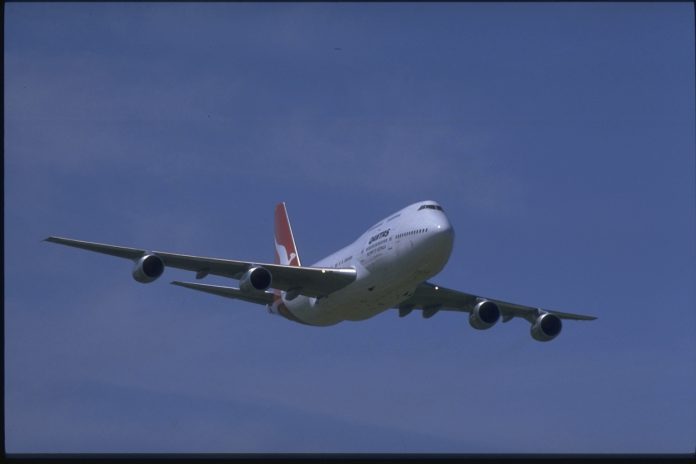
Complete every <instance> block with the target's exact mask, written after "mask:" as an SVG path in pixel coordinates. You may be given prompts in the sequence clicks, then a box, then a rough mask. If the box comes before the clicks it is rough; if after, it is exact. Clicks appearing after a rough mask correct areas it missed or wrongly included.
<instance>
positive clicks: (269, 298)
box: [172, 280, 273, 305]
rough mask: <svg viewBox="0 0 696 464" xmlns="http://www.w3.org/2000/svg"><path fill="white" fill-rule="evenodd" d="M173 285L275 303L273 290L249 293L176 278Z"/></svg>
mask: <svg viewBox="0 0 696 464" xmlns="http://www.w3.org/2000/svg"><path fill="white" fill-rule="evenodd" d="M172 285H176V286H178V287H185V288H190V289H192V290H198V291H201V292H205V293H211V294H213V295H217V296H224V297H226V298H234V299H236V300H243V301H248V302H249V303H256V304H262V305H268V304H271V303H273V293H271V292H263V293H248V292H244V291H242V290H240V289H238V288H234V287H224V286H222V285H206V284H197V283H194V282H179V281H176V280H175V281H174V282H172Z"/></svg>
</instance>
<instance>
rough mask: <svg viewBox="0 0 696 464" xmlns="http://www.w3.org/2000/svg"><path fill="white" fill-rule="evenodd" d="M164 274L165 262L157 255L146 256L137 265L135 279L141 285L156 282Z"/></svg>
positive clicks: (134, 271) (134, 270)
mask: <svg viewBox="0 0 696 464" xmlns="http://www.w3.org/2000/svg"><path fill="white" fill-rule="evenodd" d="M163 272H164V261H162V258H160V257H159V256H157V255H152V254H150V255H144V256H143V257H142V258H140V259H139V260H138V261H136V263H135V268H134V269H133V278H134V279H135V280H137V281H138V282H140V283H141V284H149V283H150V282H154V281H155V280H157V279H158V278H159V276H161V275H162V273H163Z"/></svg>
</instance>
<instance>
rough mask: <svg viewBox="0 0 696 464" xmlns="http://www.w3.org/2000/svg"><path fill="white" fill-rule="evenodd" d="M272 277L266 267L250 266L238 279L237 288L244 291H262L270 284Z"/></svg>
mask: <svg viewBox="0 0 696 464" xmlns="http://www.w3.org/2000/svg"><path fill="white" fill-rule="evenodd" d="M271 282H272V278H271V273H270V271H269V270H268V269H266V268H263V267H260V266H259V267H252V268H251V269H249V270H248V271H246V272H245V273H244V275H243V276H242V278H241V279H239V289H240V290H242V291H244V292H263V291H265V290H266V289H267V288H268V287H270V286H271Z"/></svg>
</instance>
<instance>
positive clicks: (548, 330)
mask: <svg viewBox="0 0 696 464" xmlns="http://www.w3.org/2000/svg"><path fill="white" fill-rule="evenodd" d="M562 328H563V324H562V323H561V318H559V317H558V316H554V315H553V314H549V313H544V314H542V315H541V316H539V317H537V320H536V321H534V324H532V329H531V334H532V338H533V339H534V340H538V341H540V342H548V341H551V340H553V339H554V338H556V337H557V336H558V334H559V333H561V329H562Z"/></svg>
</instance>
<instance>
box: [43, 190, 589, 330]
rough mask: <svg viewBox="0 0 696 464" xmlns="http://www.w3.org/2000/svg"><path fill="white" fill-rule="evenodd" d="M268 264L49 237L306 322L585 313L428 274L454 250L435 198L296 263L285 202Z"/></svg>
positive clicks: (547, 317)
mask: <svg viewBox="0 0 696 464" xmlns="http://www.w3.org/2000/svg"><path fill="white" fill-rule="evenodd" d="M274 219H275V237H274V239H275V240H274V242H275V262H274V263H259V262H249V261H236V260H229V259H220V258H206V257H201V256H191V255H183V254H177V253H168V252H161V251H148V250H145V249H138V248H129V247H122V246H115V245H106V244H102V243H95V242H85V241H82V240H73V239H68V238H61V237H49V238H47V239H46V240H47V241H49V242H53V243H60V244H63V245H68V246H72V247H77V248H82V249H86V250H89V251H95V252H98V253H104V254H108V255H112V256H117V257H120V258H126V259H130V260H132V261H133V262H134V263H135V267H134V269H133V277H134V278H135V280H137V281H138V282H142V283H150V282H153V281H155V280H157V279H158V278H159V277H160V276H161V275H162V273H163V272H164V269H165V267H174V268H178V269H185V270H189V271H193V272H195V273H196V278H197V279H202V278H204V277H205V276H207V275H209V274H213V275H218V276H223V277H229V278H232V279H235V280H239V285H238V286H237V287H231V286H221V285H209V284H202V283H197V282H179V281H174V282H172V284H174V285H178V286H180V287H185V288H189V289H193V290H199V291H202V292H206V293H211V294H214V295H218V296H224V297H227V298H233V299H238V300H243V301H247V302H251V303H257V304H262V305H265V306H266V307H267V308H268V311H269V312H271V313H272V314H277V315H280V316H282V317H285V318H286V319H289V320H292V321H295V322H299V323H302V324H306V325H313V326H330V325H334V324H337V323H339V322H342V321H360V320H364V319H368V318H370V317H373V316H375V315H377V314H380V313H381V312H383V311H386V310H388V309H397V310H398V312H399V316H401V317H404V316H406V315H407V314H409V313H410V312H411V311H413V310H420V311H421V312H422V315H423V317H424V318H429V317H432V316H433V315H434V314H435V313H437V312H438V311H459V312H466V313H468V314H469V323H470V324H471V326H472V327H474V328H475V329H479V330H484V329H489V328H491V327H493V326H494V325H495V324H496V323H497V322H498V321H500V320H502V321H503V322H507V321H509V320H511V319H513V318H515V317H519V318H523V319H525V320H527V321H529V323H530V324H531V328H530V331H531V336H532V337H533V338H534V339H535V340H539V341H549V340H552V339H554V338H555V337H556V336H558V334H559V333H560V332H561V327H562V324H561V320H563V319H571V320H593V319H596V318H595V317H592V316H584V315H580V314H572V313H565V312H560V311H552V310H545V309H541V308H536V307H531V306H524V305H519V304H515V303H508V302H505V301H501V300H497V299H494V298H488V297H483V296H477V295H473V294H470V293H465V292H461V291H457V290H452V289H448V288H445V287H442V286H439V285H435V284H434V283H431V282H428V279H430V278H431V277H433V276H434V275H436V274H437V273H438V272H440V271H441V270H442V269H443V267H444V266H445V264H446V263H447V261H448V259H449V257H450V254H451V252H452V245H453V242H454V230H453V228H452V225H451V224H450V221H449V219H448V217H447V215H446V214H445V211H444V210H443V208H442V207H441V206H440V204H438V203H437V202H435V201H420V202H417V203H414V204H412V205H409V206H407V207H405V208H403V209H401V210H400V211H397V212H396V213H394V214H391V215H389V216H388V217H386V218H385V219H383V220H381V221H379V222H377V223H376V224H375V225H374V226H372V227H370V228H369V229H368V230H367V231H366V232H365V233H363V234H362V235H361V236H360V237H359V238H358V239H357V240H355V241H354V242H353V243H351V244H350V245H348V246H346V247H344V248H342V249H340V250H338V251H337V252H335V253H333V254H331V255H330V256H327V257H326V258H324V259H322V260H320V261H318V262H317V263H315V264H313V265H312V266H302V265H301V264H300V257H299V253H298V251H297V246H296V244H295V239H294V237H293V233H292V228H291V226H290V221H289V219H288V215H287V210H286V208H285V203H279V204H278V205H277V206H276V209H275V218H274Z"/></svg>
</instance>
